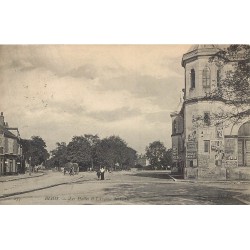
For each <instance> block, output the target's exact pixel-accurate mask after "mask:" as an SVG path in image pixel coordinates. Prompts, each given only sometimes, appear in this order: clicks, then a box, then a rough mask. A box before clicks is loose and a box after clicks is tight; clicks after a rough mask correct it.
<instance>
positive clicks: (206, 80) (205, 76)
mask: <svg viewBox="0 0 250 250" xmlns="http://www.w3.org/2000/svg"><path fill="white" fill-rule="evenodd" d="M210 83H211V75H210V69H209V68H208V67H205V68H204V69H203V71H202V85H203V87H204V88H210Z"/></svg>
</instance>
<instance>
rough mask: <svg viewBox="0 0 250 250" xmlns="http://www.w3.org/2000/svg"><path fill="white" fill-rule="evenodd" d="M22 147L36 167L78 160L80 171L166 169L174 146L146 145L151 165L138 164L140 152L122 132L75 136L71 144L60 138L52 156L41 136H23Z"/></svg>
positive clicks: (26, 157)
mask: <svg viewBox="0 0 250 250" xmlns="http://www.w3.org/2000/svg"><path fill="white" fill-rule="evenodd" d="M22 147H23V155H24V160H25V162H26V163H28V164H29V165H30V166H32V167H33V168H34V167H35V166H38V165H41V164H44V165H45V166H46V167H47V168H56V169H58V170H60V168H61V167H64V166H65V164H66V163H69V162H72V163H77V164H78V165H79V167H80V170H81V171H86V170H88V169H92V170H96V169H98V168H100V166H105V167H106V168H108V169H110V170H127V169H130V168H131V167H138V168H146V169H163V168H166V167H167V166H170V165H171V161H172V155H171V150H167V149H166V148H165V146H164V145H163V143H161V142H160V141H155V142H153V143H150V144H149V146H147V147H146V154H145V156H146V158H147V159H148V161H149V163H150V165H149V166H147V167H146V166H143V165H140V164H137V157H138V155H137V152H136V151H135V150H134V149H133V148H131V147H129V146H128V145H127V143H126V142H125V141H124V140H123V139H121V138H120V137H119V136H109V137H106V138H104V139H100V138H99V137H98V136H97V135H90V134H85V135H84V136H74V137H73V138H72V140H71V141H70V142H69V143H68V144H66V143H65V142H60V143H59V142H57V143H56V148H55V149H54V150H52V151H51V157H50V154H49V153H48V151H47V149H46V143H45V141H44V140H43V139H42V138H41V137H39V136H33V137H31V139H30V140H22ZM23 165H24V164H23Z"/></svg>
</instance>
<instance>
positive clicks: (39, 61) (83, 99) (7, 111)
mask: <svg viewBox="0 0 250 250" xmlns="http://www.w3.org/2000/svg"><path fill="white" fill-rule="evenodd" d="M189 48H190V45H2V46H0V111H1V112H3V113H4V116H5V121H6V122H8V123H9V126H10V127H18V129H19V132H20V134H21V137H22V138H25V139H29V138H30V137H31V136H33V135H38V136H41V137H42V138H43V139H44V140H45V142H46V144H47V149H48V150H49V151H50V150H52V149H54V148H55V147H56V142H66V143H68V142H69V141H71V139H72V137H73V136H78V135H84V134H97V135H99V137H100V138H104V137H107V136H111V135H118V136H120V137H121V138H122V139H124V140H125V141H126V142H127V143H128V146H130V147H132V148H134V149H135V150H136V151H137V152H138V153H144V152H145V147H146V146H147V145H148V144H149V143H151V142H153V141H155V140H160V141H161V142H163V143H164V145H165V146H166V147H167V148H170V147H171V129H172V128H171V117H170V113H171V112H173V111H174V110H175V109H176V107H177V106H178V104H179V100H180V96H181V90H182V88H184V69H183V68H182V66H181V59H182V55H183V54H184V53H186V52H187V51H188V49H189Z"/></svg>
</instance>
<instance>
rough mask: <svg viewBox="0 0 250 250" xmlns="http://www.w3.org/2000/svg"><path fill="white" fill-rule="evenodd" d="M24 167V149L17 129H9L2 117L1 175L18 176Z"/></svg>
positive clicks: (0, 120)
mask: <svg viewBox="0 0 250 250" xmlns="http://www.w3.org/2000/svg"><path fill="white" fill-rule="evenodd" d="M11 131H12V132H11ZM21 165H22V148H21V144H20V135H19V131H18V129H17V128H11V127H9V125H8V123H7V122H5V121H4V116H3V113H1V115H0V175H11V174H17V173H18V172H19V170H20V169H21V167H22V166H21Z"/></svg>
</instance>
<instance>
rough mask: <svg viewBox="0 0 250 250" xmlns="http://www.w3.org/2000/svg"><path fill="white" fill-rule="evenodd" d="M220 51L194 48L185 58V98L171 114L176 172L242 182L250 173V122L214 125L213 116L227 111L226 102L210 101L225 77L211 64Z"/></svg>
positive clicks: (205, 47)
mask: <svg viewBox="0 0 250 250" xmlns="http://www.w3.org/2000/svg"><path fill="white" fill-rule="evenodd" d="M218 49H219V48H218V47H217V46H215V45H194V46H192V47H191V48H190V50H189V51H188V52H187V53H185V54H184V55H183V58H182V66H183V67H184V69H185V88H184V90H183V92H184V96H183V98H182V100H181V101H180V104H179V106H178V108H177V110H176V111H174V112H172V113H171V118H172V136H171V137H172V150H173V162H174V163H173V166H172V172H174V173H176V172H178V173H179V174H181V175H183V177H184V178H185V179H189V178H194V179H197V178H198V179H221V180H225V179H230V178H235V179H239V178H240V179H242V178H241V177H242V176H241V174H242V173H243V172H244V170H246V169H247V167H249V170H250V119H249V118H248V120H245V121H244V122H243V123H242V124H231V125H229V126H224V125H223V124H221V125H217V126H215V125H212V124H211V122H210V118H211V116H210V115H211V114H212V113H216V111H217V110H218V109H220V108H222V109H223V108H226V104H225V103H224V102H222V101H219V100H218V101H213V102H211V101H210V100H208V99H207V98H206V95H207V94H208V93H209V92H210V91H212V90H213V91H214V90H216V89H217V87H218V84H219V78H220V77H221V74H225V72H222V71H221V70H220V69H219V68H218V67H217V66H216V64H215V63H214V62H211V61H210V60H209V59H210V58H211V56H212V55H214V54H215V53H216V52H217V51H218ZM217 112H218V111H217ZM197 116H199V117H202V118H203V119H202V123H203V124H201V126H197V120H196V119H195V117H197Z"/></svg>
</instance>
